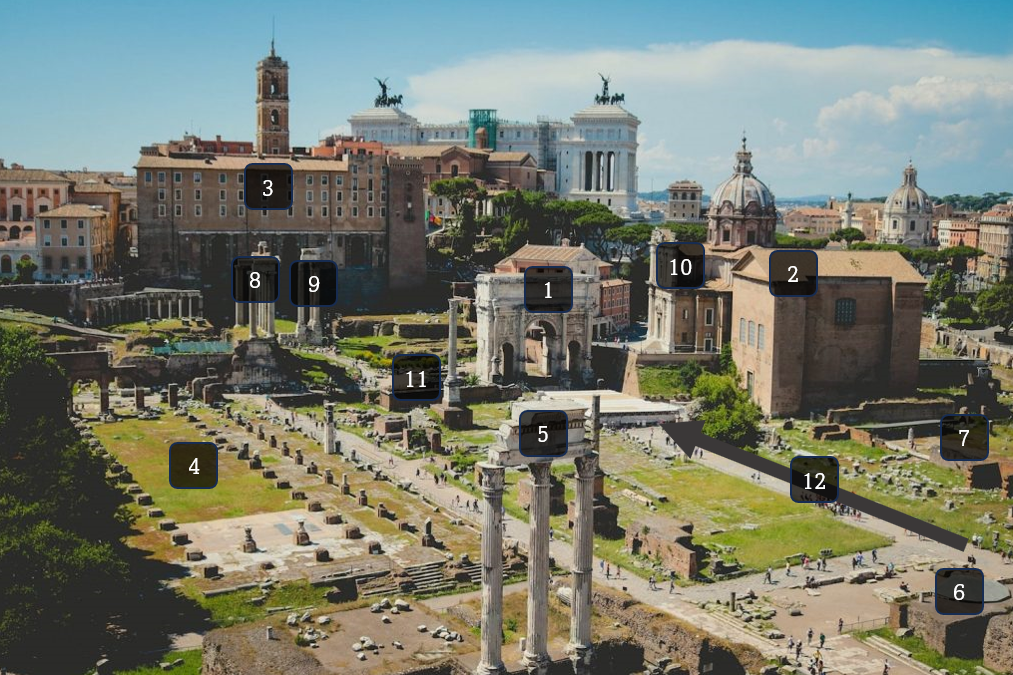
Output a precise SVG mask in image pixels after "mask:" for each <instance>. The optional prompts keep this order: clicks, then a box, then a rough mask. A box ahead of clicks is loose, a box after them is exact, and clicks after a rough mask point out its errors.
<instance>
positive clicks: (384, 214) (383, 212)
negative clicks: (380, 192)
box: [380, 206, 387, 218]
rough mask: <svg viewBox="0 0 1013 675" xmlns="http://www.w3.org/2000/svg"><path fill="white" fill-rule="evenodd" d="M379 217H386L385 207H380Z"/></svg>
mask: <svg viewBox="0 0 1013 675" xmlns="http://www.w3.org/2000/svg"><path fill="white" fill-rule="evenodd" d="M380 217H381V218H386V217H387V207H386V206H381V207H380Z"/></svg>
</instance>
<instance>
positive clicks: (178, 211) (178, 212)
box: [175, 204, 183, 218]
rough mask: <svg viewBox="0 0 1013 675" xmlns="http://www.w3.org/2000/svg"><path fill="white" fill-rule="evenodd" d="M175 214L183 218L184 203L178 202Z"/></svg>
mask: <svg viewBox="0 0 1013 675" xmlns="http://www.w3.org/2000/svg"><path fill="white" fill-rule="evenodd" d="M175 214H176V217H177V218H181V217H182V216H183V205H182V204H176V209H175Z"/></svg>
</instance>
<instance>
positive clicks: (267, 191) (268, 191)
mask: <svg viewBox="0 0 1013 675" xmlns="http://www.w3.org/2000/svg"><path fill="white" fill-rule="evenodd" d="M273 194H274V183H273V182H272V181H270V180H268V179H265V180H264V196H265V197H270V196H271V195H273Z"/></svg>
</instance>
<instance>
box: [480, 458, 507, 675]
mask: <svg viewBox="0 0 1013 675" xmlns="http://www.w3.org/2000/svg"><path fill="white" fill-rule="evenodd" d="M479 468H480V469H481V470H482V496H483V497H484V499H485V501H484V504H483V509H484V510H483V512H482V656H481V659H480V660H479V662H478V667H477V668H476V669H475V673H476V675H502V674H503V673H505V672H506V668H505V667H504V666H503V485H504V474H505V473H506V472H505V470H504V469H503V467H501V466H493V465H492V464H487V463H486V462H482V463H480V464H479Z"/></svg>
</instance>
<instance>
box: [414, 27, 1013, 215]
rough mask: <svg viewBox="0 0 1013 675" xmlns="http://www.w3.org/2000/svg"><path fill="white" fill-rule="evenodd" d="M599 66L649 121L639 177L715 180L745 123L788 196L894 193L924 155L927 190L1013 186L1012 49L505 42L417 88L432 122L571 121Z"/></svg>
mask: <svg viewBox="0 0 1013 675" xmlns="http://www.w3.org/2000/svg"><path fill="white" fill-rule="evenodd" d="M598 72H601V73H604V74H606V75H609V76H611V78H612V82H611V86H610V90H611V91H613V92H623V93H625V94H626V106H625V107H626V108H627V109H628V110H630V112H632V113H633V114H635V115H637V117H639V118H640V120H641V122H642V124H641V127H640V134H641V136H640V138H641V147H640V174H639V175H640V184H641V187H643V186H647V185H649V182H650V180H651V179H655V183H656V184H658V183H663V184H664V183H667V182H668V181H671V180H673V179H675V178H676V177H678V178H693V179H695V180H698V181H700V182H701V183H702V184H703V185H704V186H705V189H707V190H710V189H713V187H714V186H715V185H716V184H717V183H718V182H720V181H721V180H723V179H724V178H725V177H727V175H728V173H729V172H730V170H731V166H732V165H733V163H734V154H735V151H736V150H737V149H738V145H739V134H740V132H741V130H742V129H743V128H745V129H746V130H747V132H748V136H749V145H750V148H751V149H752V150H754V152H755V157H754V168H755V171H756V173H757V175H759V176H760V177H761V178H762V179H763V180H764V181H766V182H767V183H768V184H770V185H771V186H772V187H773V186H776V189H775V191H776V192H777V193H778V194H783V195H786V196H788V195H792V194H802V193H813V192H835V191H836V192H841V191H842V190H844V191H846V190H847V189H853V190H854V191H855V192H856V193H865V194H873V193H875V194H882V193H884V192H887V191H888V190H889V189H891V188H892V187H893V183H894V182H895V180H893V177H894V176H899V175H900V171H901V169H902V168H903V165H904V164H905V163H906V161H907V158H908V156H909V155H911V154H912V153H914V154H915V155H916V156H915V161H916V163H918V164H919V169H920V173H919V180H920V182H922V183H923V184H924V185H925V187H926V189H928V190H929V191H930V192H937V193H938V192H952V191H964V192H969V191H974V190H986V189H996V188H999V187H1002V186H1003V185H1007V186H1008V185H1009V184H1010V183H1013V168H1011V167H1010V166H1009V165H1008V164H1007V165H1001V164H1000V165H998V166H997V165H996V160H998V159H999V158H1001V157H1002V156H1003V155H1004V153H1006V152H1007V151H1008V150H1009V148H1010V146H1011V145H1013V115H1010V114H1009V113H1010V108H1011V107H1013V55H999V56H992V55H977V54H967V53H955V52H952V51H947V50H945V49H939V48H900V47H880V46H860V45H855V46H846V47H836V48H827V49H812V48H805V47H798V46H793V45H788V44H780V43H763V42H747V41H726V42H716V43H707V44H703V43H686V44H664V45H650V46H648V47H644V48H641V49H623V50H620V49H595V48H592V49H587V50H582V51H560V50H556V51H550V50H518V51H503V52H499V53H486V54H483V55H481V57H473V58H466V59H463V60H457V61H455V62H453V63H452V64H448V65H446V66H443V67H439V68H435V69H433V70H430V71H428V72H422V73H418V74H415V75H412V76H410V77H408V86H407V89H406V91H405V98H406V103H408V104H409V106H408V107H407V110H408V111H409V112H410V113H412V114H413V115H416V116H417V117H419V118H420V119H422V120H424V121H427V122H450V121H456V120H461V119H465V118H466V117H467V113H468V109H469V108H478V107H489V108H496V109H498V111H499V115H500V117H501V118H506V119H519V120H533V119H535V117H536V116H538V115H547V116H549V117H554V118H561V119H566V118H568V117H569V116H570V115H571V114H572V113H573V112H575V111H577V110H580V109H582V108H584V107H586V106H588V105H591V104H592V103H593V96H594V94H595V93H597V92H598V91H600V88H601V81H600V80H599V79H598V75H597V73H598ZM761 120H765V122H762V121H761ZM965 120H966V121H967V124H966V125H964V126H963V127H958V128H951V127H948V126H945V125H955V124H956V125H959V124H960V123H961V122H963V121H965ZM940 124H941V125H943V126H934V125H940ZM958 132H959V134H958ZM647 136H650V138H651V139H652V142H651V143H649V144H648V143H647V142H645V141H644V139H645V138H646V137H647ZM831 160H832V161H831ZM986 167H987V170H986ZM884 179H888V180H886V182H884Z"/></svg>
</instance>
